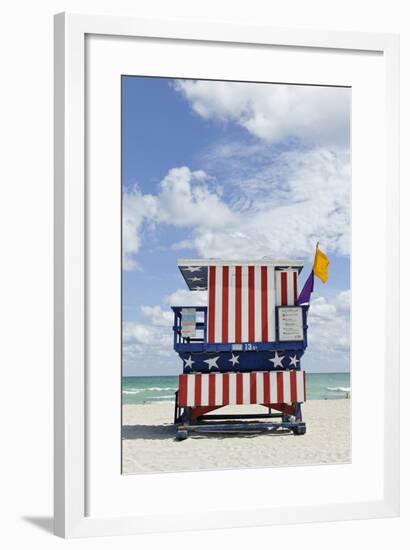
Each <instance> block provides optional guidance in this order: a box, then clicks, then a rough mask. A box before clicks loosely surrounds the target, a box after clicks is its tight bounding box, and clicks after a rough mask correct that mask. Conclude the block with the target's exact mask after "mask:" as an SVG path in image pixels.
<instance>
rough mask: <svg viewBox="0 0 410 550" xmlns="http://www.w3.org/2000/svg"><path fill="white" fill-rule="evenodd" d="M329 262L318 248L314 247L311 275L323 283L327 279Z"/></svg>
mask: <svg viewBox="0 0 410 550" xmlns="http://www.w3.org/2000/svg"><path fill="white" fill-rule="evenodd" d="M328 265H329V260H328V257H327V256H326V254H325V253H324V252H322V251H321V250H320V249H319V247H318V246H317V247H316V255H315V261H314V262H313V273H314V274H315V275H316V277H319V279H320V280H321V281H322V283H325V282H326V281H327V277H328V269H327V267H328Z"/></svg>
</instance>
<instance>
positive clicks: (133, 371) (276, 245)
mask: <svg viewBox="0 0 410 550" xmlns="http://www.w3.org/2000/svg"><path fill="white" fill-rule="evenodd" d="M350 170H351V168H350V89H348V88H337V87H320V86H296V85H283V84H270V83H269V84H261V83H245V82H222V81H205V80H196V81H195V80H175V79H166V78H151V77H137V76H124V77H122V189H123V374H124V375H125V376H132V375H136V376H138V375H140V376H154V375H167V374H170V375H172V374H178V373H179V372H181V366H182V362H181V360H180V358H179V357H178V355H177V354H176V353H175V352H174V350H173V347H172V340H173V337H172V321H173V314H172V312H171V309H170V307H171V305H201V304H204V305H206V293H205V292H190V291H188V289H187V288H186V287H185V283H184V281H183V279H182V276H181V274H180V272H179V270H178V268H177V259H178V258H207V257H213V258H226V259H235V258H236V259H239V258H241V259H251V258H254V259H260V258H263V257H270V258H275V257H276V258H291V259H303V260H304V262H305V267H304V269H303V271H302V273H301V285H302V284H303V283H304V281H305V279H306V278H307V276H308V275H309V272H310V269H311V265H312V261H313V256H314V251H315V246H316V242H318V241H319V242H320V247H321V249H322V250H324V251H325V252H326V254H327V255H328V258H329V260H330V265H329V279H328V282H327V283H326V284H322V283H321V282H320V281H319V280H318V279H316V280H315V291H314V294H313V295H312V300H311V308H310V310H309V318H308V323H309V329H308V348H307V350H306V352H305V355H304V357H303V368H304V369H306V370H308V371H309V372H347V371H349V369H350V362H349V355H350V255H349V254H350V193H351V175H350Z"/></svg>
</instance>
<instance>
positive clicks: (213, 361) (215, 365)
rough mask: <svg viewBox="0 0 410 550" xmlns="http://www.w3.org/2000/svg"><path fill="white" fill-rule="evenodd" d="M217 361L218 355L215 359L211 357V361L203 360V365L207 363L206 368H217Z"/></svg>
mask: <svg viewBox="0 0 410 550" xmlns="http://www.w3.org/2000/svg"><path fill="white" fill-rule="evenodd" d="M218 359H219V355H218V356H217V357H212V359H205V360H204V363H208V368H211V367H216V368H219V367H218V364H217V361H218Z"/></svg>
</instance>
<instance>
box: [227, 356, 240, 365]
mask: <svg viewBox="0 0 410 550" xmlns="http://www.w3.org/2000/svg"><path fill="white" fill-rule="evenodd" d="M228 361H230V362H231V363H232V366H234V365H239V355H234V354H232V358H231V359H228Z"/></svg>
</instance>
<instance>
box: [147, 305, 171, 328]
mask: <svg viewBox="0 0 410 550" xmlns="http://www.w3.org/2000/svg"><path fill="white" fill-rule="evenodd" d="M141 311H142V314H143V315H144V317H145V318H147V319H148V320H149V321H150V322H151V323H152V324H153V325H156V326H161V327H170V326H172V322H173V320H174V315H173V313H172V311H164V310H162V309H161V307H160V306H158V305H157V306H141Z"/></svg>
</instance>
